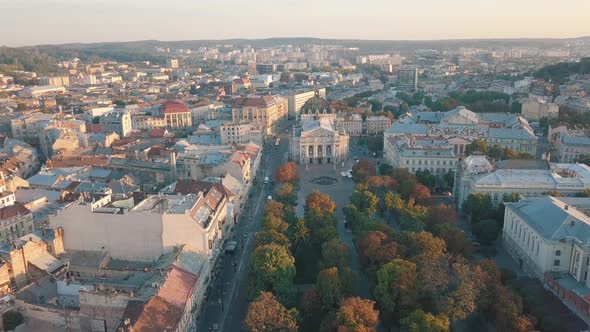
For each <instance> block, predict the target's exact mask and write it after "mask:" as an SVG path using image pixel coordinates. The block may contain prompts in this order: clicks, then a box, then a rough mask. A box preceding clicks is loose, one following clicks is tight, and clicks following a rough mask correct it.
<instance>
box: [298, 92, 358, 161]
mask: <svg viewBox="0 0 590 332" xmlns="http://www.w3.org/2000/svg"><path fill="white" fill-rule="evenodd" d="M300 113H301V114H300V120H299V123H297V125H296V127H295V128H294V129H293V137H292V138H291V140H290V141H289V144H290V153H291V159H292V160H295V161H296V162H298V163H301V164H316V163H317V164H323V163H327V164H330V163H334V164H339V163H342V162H344V161H345V160H346V159H347V158H348V144H349V139H350V137H349V135H348V133H347V132H346V130H344V129H343V128H339V129H338V128H337V127H336V123H335V122H336V114H334V113H333V112H332V109H331V107H330V103H329V102H328V101H327V100H326V99H324V98H322V97H320V96H319V93H317V92H316V95H315V96H314V97H313V98H311V99H309V100H307V101H306V102H305V104H304V105H303V107H302V108H301V112H300Z"/></svg>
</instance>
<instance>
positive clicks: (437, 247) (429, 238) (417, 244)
mask: <svg viewBox="0 0 590 332" xmlns="http://www.w3.org/2000/svg"><path fill="white" fill-rule="evenodd" d="M404 243H405V244H406V248H407V250H408V252H407V254H408V256H410V257H413V259H414V260H421V259H425V258H436V257H440V256H442V255H444V254H445V253H446V250H447V244H446V243H445V241H444V240H443V239H440V238H437V237H436V236H434V235H432V233H429V232H425V231H422V232H419V233H407V234H405V239H404Z"/></svg>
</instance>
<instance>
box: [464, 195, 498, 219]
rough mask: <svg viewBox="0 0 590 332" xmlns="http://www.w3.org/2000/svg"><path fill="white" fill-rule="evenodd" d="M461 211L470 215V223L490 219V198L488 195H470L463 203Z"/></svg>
mask: <svg viewBox="0 0 590 332" xmlns="http://www.w3.org/2000/svg"><path fill="white" fill-rule="evenodd" d="M463 210H465V212H466V213H468V214H470V215H471V222H472V223H475V222H477V221H479V220H483V219H486V218H490V217H492V216H493V211H494V207H493V205H492V197H491V196H490V194H488V193H475V194H470V195H469V196H468V197H467V200H465V202H464V203H463Z"/></svg>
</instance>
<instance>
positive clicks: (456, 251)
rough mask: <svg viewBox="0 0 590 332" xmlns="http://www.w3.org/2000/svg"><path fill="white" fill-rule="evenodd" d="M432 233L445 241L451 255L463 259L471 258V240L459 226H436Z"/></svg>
mask: <svg viewBox="0 0 590 332" xmlns="http://www.w3.org/2000/svg"><path fill="white" fill-rule="evenodd" d="M432 232H433V233H434V235H436V236H438V237H440V238H441V239H443V240H444V241H445V243H446V244H447V250H448V251H449V253H451V254H453V255H461V256H463V257H469V256H471V253H472V251H473V248H472V245H471V240H470V239H469V238H468V237H467V234H465V232H464V231H463V230H461V229H460V228H458V227H457V226H455V225H452V224H438V225H435V226H434V228H433V229H432Z"/></svg>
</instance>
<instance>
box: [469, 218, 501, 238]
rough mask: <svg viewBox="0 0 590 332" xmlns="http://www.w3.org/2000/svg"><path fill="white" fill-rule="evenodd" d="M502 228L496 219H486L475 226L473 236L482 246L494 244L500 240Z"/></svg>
mask: <svg viewBox="0 0 590 332" xmlns="http://www.w3.org/2000/svg"><path fill="white" fill-rule="evenodd" d="M500 229H501V226H500V224H499V223H498V222H497V221H496V220H494V219H484V220H481V221H479V222H477V223H475V224H473V234H475V236H476V237H477V239H478V240H479V241H480V242H481V243H482V244H492V243H493V242H494V241H496V239H497V238H498V235H499V232H500Z"/></svg>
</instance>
